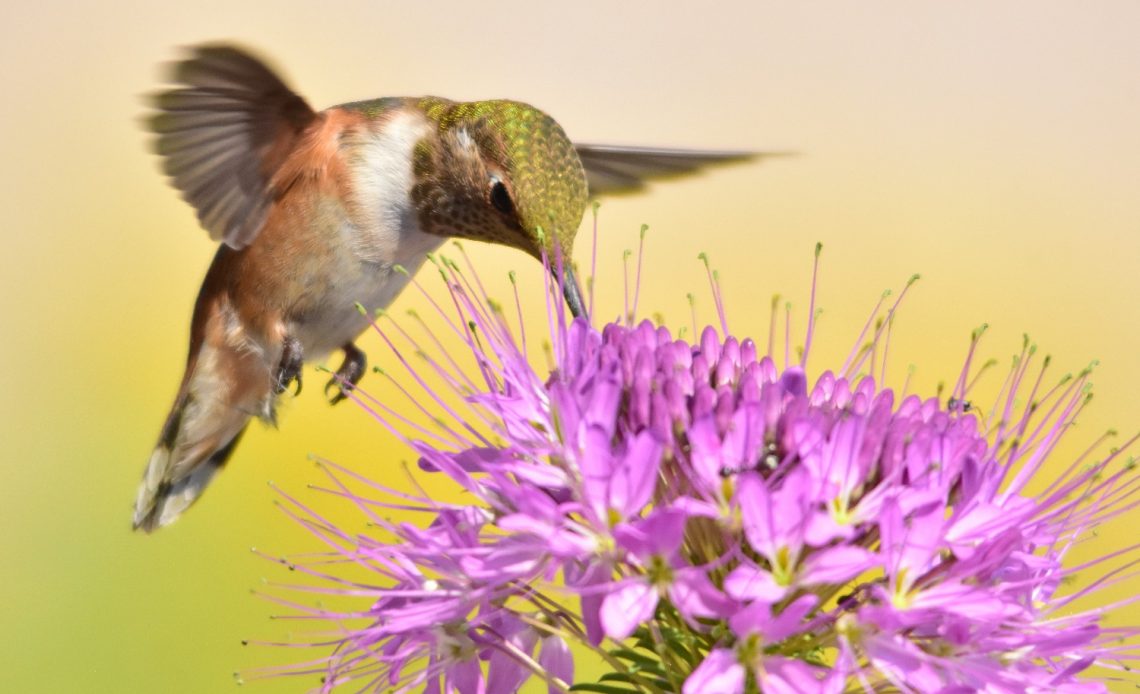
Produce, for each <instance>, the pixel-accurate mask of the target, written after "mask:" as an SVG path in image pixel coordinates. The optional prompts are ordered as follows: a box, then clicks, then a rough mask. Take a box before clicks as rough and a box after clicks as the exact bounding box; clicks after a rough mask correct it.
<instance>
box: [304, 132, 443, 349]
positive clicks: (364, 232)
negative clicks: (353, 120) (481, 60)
mask: <svg viewBox="0 0 1140 694" xmlns="http://www.w3.org/2000/svg"><path fill="white" fill-rule="evenodd" d="M429 127H430V125H429V124H428V123H427V121H426V120H425V119H424V117H423V116H422V114H417V113H415V112H408V111H395V112H393V113H392V114H391V115H390V116H389V117H387V118H384V119H383V120H381V121H379V122H372V123H362V124H359V125H357V127H354V128H352V129H351V130H346V131H344V134H343V139H342V142H341V146H340V148H339V149H340V156H341V158H342V160H343V164H344V172H345V174H346V184H347V185H346V186H345V189H344V193H343V194H344V200H343V205H344V207H343V209H344V214H343V215H341V216H340V219H339V220H338V222H337V225H336V226H337V228H336V230H335V231H334V232H333V233H337V234H339V238H338V239H337V240H336V242H335V243H334V244H332V251H331V257H330V258H329V262H328V264H327V266H326V267H328V270H329V276H328V278H327V284H326V291H324V292H321V294H323V296H322V297H321V298H319V299H318V300H317V301H318V303H319V304H320V305H318V306H313V307H311V308H312V309H314V310H310V311H306V314H307V315H305V316H304V318H303V319H302V320H301V321H300V322H299V323H298V325H297V326H296V328H297V332H298V333H299V335H298V337H299V339H300V340H301V342H302V344H303V346H304V347H305V350H306V352H307V353H308V352H312V353H313V354H321V353H325V352H328V351H331V350H333V349H336V348H338V347H340V346H341V345H342V344H344V343H345V342H348V341H351V340H352V339H353V338H355V337H356V336H357V335H358V334H359V333H360V331H361V330H363V329H364V328H365V327H366V325H367V322H366V321H365V319H364V317H363V316H361V315H360V312H359V311H358V310H357V308H356V304H357V303H359V304H361V305H363V306H364V307H366V308H367V309H369V310H370V311H372V310H375V309H378V308H384V307H387V306H388V304H390V303H391V302H392V300H393V299H395V297H396V295H397V294H399V293H400V291H401V290H402V289H403V288H404V286H405V285H406V284H407V282H408V279H409V276H410V275H411V274H412V273H414V272H415V271H416V269H418V268H419V266H420V265H421V264H422V263H423V261H424V258H425V256H426V254H427V253H429V252H431V251H432V250H434V249H436V248H438V247H439V245H440V244H441V243H442V242H443V240H444V239H443V238H442V237H440V236H435V235H431V234H426V233H424V232H423V231H421V230H420V225H419V222H418V220H417V215H416V210H415V207H414V205H413V203H412V200H411V196H410V192H411V189H412V183H413V176H414V174H413V170H412V157H413V153H414V150H415V147H416V144H417V143H418V142H419V141H420V140H421V139H422V138H423V137H424V136H425V135H426V134H427V133H428V132H429V130H428V128H429ZM398 268H402V269H403V270H404V272H402V271H400V269H398ZM314 298H315V297H314Z"/></svg>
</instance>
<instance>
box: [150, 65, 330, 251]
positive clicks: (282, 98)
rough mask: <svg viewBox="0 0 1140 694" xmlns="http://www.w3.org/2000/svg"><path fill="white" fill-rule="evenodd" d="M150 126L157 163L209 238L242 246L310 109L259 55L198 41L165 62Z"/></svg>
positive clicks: (261, 216) (258, 222)
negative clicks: (167, 69)
mask: <svg viewBox="0 0 1140 694" xmlns="http://www.w3.org/2000/svg"><path fill="white" fill-rule="evenodd" d="M170 81H171V82H172V83H174V84H175V85H177V87H176V88H174V89H171V90H169V91H166V92H163V93H161V94H159V95H157V97H155V100H154V105H155V108H156V109H157V113H155V114H153V115H152V117H151V118H150V121H149V125H150V129H151V130H152V131H153V132H155V133H156V134H157V135H158V139H157V141H156V143H155V148H156V150H157V152H158V154H159V155H160V156H162V158H163V160H162V168H163V171H165V172H166V174H167V175H168V176H170V178H171V183H172V184H173V185H174V187H175V188H177V189H178V190H179V191H181V192H182V197H183V199H185V200H186V202H188V203H190V204H191V205H192V206H193V207H194V209H195V210H197V212H198V220H199V222H200V223H201V224H202V227H203V228H204V229H205V230H206V231H208V232H210V238H212V239H214V240H216V241H217V240H220V241H224V242H225V243H226V245H228V246H230V247H232V248H235V249H238V248H243V247H245V246H247V245H249V243H250V242H251V241H253V239H254V237H256V236H257V234H258V232H259V231H260V230H261V227H262V225H263V224H264V222H265V217H266V215H267V214H268V210H269V206H270V204H271V203H272V202H273V197H274V191H273V190H272V186H271V182H272V181H273V177H274V174H275V173H276V172H277V170H278V169H279V168H280V167H281V164H282V162H284V160H285V158H286V157H287V156H288V154H289V152H290V151H291V150H292V149H293V147H294V145H295V144H296V141H297V139H298V137H299V135H300V134H301V132H302V131H303V130H304V129H305V128H306V127H307V126H308V125H309V124H310V123H312V122H313V120H314V119H315V118H316V114H315V113H314V112H313V110H312V109H311V108H309V105H308V104H306V103H305V101H304V99H302V98H301V97H299V96H297V95H296V94H294V93H293V92H292V91H291V90H290V89H289V87H287V86H285V83H284V82H282V81H281V79H280V78H279V77H277V75H275V74H274V73H273V72H272V71H271V70H270V69H269V68H268V67H266V66H265V65H264V64H263V63H262V62H261V61H260V60H258V59H256V58H254V57H252V56H250V55H249V54H248V53H245V52H243V51H242V50H240V49H237V48H234V47H232V46H217V45H216V46H199V47H197V48H194V49H192V50H191V55H190V57H189V58H187V59H186V60H183V61H181V62H179V63H176V64H174V65H173V70H172V76H171V80H170Z"/></svg>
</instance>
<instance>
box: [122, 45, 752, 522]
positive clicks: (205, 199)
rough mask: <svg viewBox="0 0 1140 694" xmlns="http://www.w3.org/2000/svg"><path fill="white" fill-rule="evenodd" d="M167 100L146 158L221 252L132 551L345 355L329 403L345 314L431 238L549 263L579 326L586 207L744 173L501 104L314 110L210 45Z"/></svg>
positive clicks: (344, 337) (201, 302) (158, 108)
mask: <svg viewBox="0 0 1140 694" xmlns="http://www.w3.org/2000/svg"><path fill="white" fill-rule="evenodd" d="M169 84H170V86H169V87H168V88H166V90H165V91H162V92H160V93H158V94H157V95H156V96H155V97H154V101H153V112H152V113H151V114H150V117H149V118H148V124H149V129H150V130H151V131H152V132H153V133H154V135H155V136H156V137H155V138H154V146H155V150H156V152H157V154H158V155H159V156H160V157H161V161H162V168H163V171H164V172H165V174H166V175H167V176H168V177H169V179H170V182H171V184H172V185H173V186H174V187H175V188H176V189H177V190H178V191H179V192H180V193H181V195H182V197H183V199H185V200H186V202H188V203H189V204H190V205H191V207H193V208H194V210H195V211H196V213H197V217H198V221H199V223H200V225H201V226H202V227H203V228H204V229H205V230H206V231H207V232H209V235H210V238H211V239H213V240H214V241H217V242H220V245H219V247H218V250H217V253H216V254H215V255H214V259H213V262H212V263H211V264H210V267H209V269H208V270H207V272H206V276H205V279H204V280H203V282H202V287H201V290H200V291H199V293H198V298H197V301H196V302H195V305H194V310H193V317H192V320H191V324H190V349H189V355H188V357H187V360H186V369H185V373H184V375H183V377H182V381H181V384H180V386H179V389H178V393H177V395H176V396H175V398H174V404H173V406H172V407H171V410H170V413H169V414H168V415H167V417H166V421H165V423H164V424H163V426H162V429H161V432H160V434H159V437H158V443H157V444H156V446H155V448H154V451H153V452H152V453H151V456H150V459H149V461H148V463H147V466H146V471H145V472H144V474H143V479H142V483H141V484H140V486H139V490H138V494H137V497H136V500H135V504H134V519H133V525H134V528H135V529H136V530H139V529H141V530H144V531H146V532H151V531H153V530H155V529H157V528H159V527H162V526H165V525H168V524H169V523H171V522H173V521H174V520H175V519H177V518H178V517H179V516H180V515H181V514H182V513H183V512H184V511H185V510H186V509H187V508H188V507H189V506H190V505H191V504H192V503H194V501H196V500H197V499H198V498H199V496H200V495H201V494H202V492H203V491H204V490H205V488H206V486H207V485H208V484H209V482H210V481H211V480H212V479H213V477H214V475H215V474H216V473H217V472H218V470H220V469H221V468H222V466H223V465H225V463H226V461H227V460H228V459H229V458H230V456H231V454H232V453H233V452H234V449H235V447H236V446H237V445H238V442H239V440H240V439H241V437H242V434H243V432H244V431H245V430H246V428H247V425H248V424H249V422H250V420H251V419H253V418H259V419H261V420H264V421H266V422H268V423H270V424H275V422H276V417H275V408H276V404H277V400H278V398H279V396H280V395H281V394H282V393H284V392H285V391H286V390H288V389H289V388H290V387H291V386H292V385H293V384H295V386H296V392H297V393H298V394H299V393H300V390H301V376H302V374H301V371H302V366H303V365H304V363H305V362H308V361H313V360H317V359H323V358H324V357H326V356H327V355H330V354H332V353H334V352H336V351H338V350H339V351H341V352H343V354H344V359H343V362H342V363H341V366H340V368H339V369H337V371H336V373H335V376H334V377H333V378H332V379H331V380H330V381H329V383H328V385H327V387H326V389H325V394H326V396H327V397H330V400H331V402H332V403H333V404H335V403H337V402H339V401H340V400H343V399H344V398H345V397H346V395H347V394H348V392H349V391H351V389H352V388H353V386H355V385H356V384H357V383H358V381H359V380H360V379H361V377H362V376H363V375H364V373H365V370H366V365H367V359H366V356H365V354H364V352H362V351H361V350H360V349H359V348H358V347H357V346H356V345H355V344H354V341H355V339H356V338H357V337H358V336H359V335H360V334H361V333H362V332H363V331H364V330H365V329H366V328H367V327H368V320H367V318H366V317H365V316H364V315H363V313H362V312H361V310H360V309H359V308H358V306H362V307H364V309H365V310H367V311H368V312H369V313H371V312H372V311H374V310H376V309H380V308H384V307H387V306H388V305H389V304H390V303H391V302H392V301H393V300H394V299H395V298H396V296H397V295H398V294H399V293H400V291H401V290H402V289H403V288H404V286H405V285H406V284H407V283H408V281H409V278H410V276H411V275H412V274H414V273H415V271H416V269H417V268H418V267H420V265H421V264H422V263H423V261H424V260H425V258H426V257H427V255H428V254H429V253H431V252H432V251H433V250H434V249H436V248H437V247H438V246H440V244H442V243H443V242H444V241H445V240H446V239H448V238H462V239H474V240H479V241H487V242H492V243H498V244H503V245H506V246H511V247H513V248H516V249H519V250H521V251H523V252H525V253H527V254H529V255H531V256H534V257H535V258H539V259H541V258H543V257H546V258H547V259H548V262H547V265H548V266H549V267H551V268H552V269H551V272H553V273H554V274H555V275H560V276H557V277H555V279H556V280H557V281H558V283H559V285H560V286H562V287H564V290H563V291H564V294H565V298H566V302H567V304H568V308H569V310H570V311H571V313H572V314H573V315H575V316H582V315H584V313H585V309H584V306H583V303H582V297H581V290H580V288H579V285H578V281H577V278H576V277H575V275H574V271H573V267H572V264H571V262H570V258H571V253H572V250H573V244H574V235H575V232H576V231H577V229H578V226H579V225H580V223H581V221H582V216H583V214H584V212H585V209H586V206H587V204H588V200H589V198H590V197H591V196H593V195H604V194H610V193H625V192H631V191H635V190H638V189H640V188H642V187H643V186H644V185H645V182H646V181H647V180H648V179H652V178H655V177H663V176H670V175H679V174H686V173H689V172H692V171H695V170H697V169H699V168H701V167H704V166H706V165H710V164H718V163H726V162H734V161H742V160H745V159H750V158H753V157H754V156H758V155H757V154H753V153H747V152H720V151H700V150H678V149H665V148H655V147H621V146H607V145H589V144H575V143H573V142H571V141H570V139H569V138H568V137H567V136H566V133H565V132H564V131H563V129H562V127H561V126H560V125H559V124H558V123H557V122H556V121H555V120H554V119H553V118H551V117H550V116H549V115H547V114H546V113H544V112H542V111H540V110H539V109H537V108H535V107H533V106H530V105H528V104H525V103H521V102H518V101H511V100H506V99H494V100H487V101H471V102H456V101H450V100H448V99H443V98H439V97H433V96H426V97H388V98H379V99H372V100H367V101H357V102H353V103H346V104H341V105H339V106H333V107H331V108H327V109H325V110H323V111H315V110H314V109H313V108H311V107H310V106H309V104H308V103H307V102H306V101H305V100H304V99H303V98H302V97H301V96H298V95H297V94H296V93H295V92H294V91H293V90H292V89H290V88H289V87H288V86H287V85H286V83H285V81H284V80H283V79H282V78H281V77H280V76H278V74H276V73H275V72H274V70H272V69H271V68H270V67H268V66H267V65H266V64H265V63H264V62H263V61H262V60H260V59H259V58H257V57H255V56H254V55H252V54H251V53H249V52H247V51H246V50H244V49H242V48H239V47H236V46H232V45H225V44H209V45H201V46H197V47H193V48H190V49H189V50H188V54H187V55H185V56H184V57H183V59H182V60H180V61H178V62H175V63H173V64H172V65H171V66H170V79H169ZM555 257H559V258H561V259H565V262H557V263H555V262H552V260H550V259H553V258H555ZM330 391H332V392H331V395H330Z"/></svg>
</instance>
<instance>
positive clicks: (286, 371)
mask: <svg viewBox="0 0 1140 694" xmlns="http://www.w3.org/2000/svg"><path fill="white" fill-rule="evenodd" d="M304 363H305V357H304V352H303V350H302V349H301V341H300V340H298V339H297V338H295V337H286V338H285V344H284V345H283V346H282V348H281V363H280V364H278V365H277V373H275V374H274V375H273V390H274V392H275V393H277V394H278V395H280V394H281V393H284V392H285V391H286V390H288V389H289V384H291V383H293V382H294V381H296V382H297V390H296V391H295V392H294V395H300V394H301V367H302V366H303V365H304Z"/></svg>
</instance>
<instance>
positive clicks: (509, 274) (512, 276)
mask: <svg viewBox="0 0 1140 694" xmlns="http://www.w3.org/2000/svg"><path fill="white" fill-rule="evenodd" d="M507 279H509V280H510V281H511V284H515V283H516V282H517V281H518V276H517V275H515V271H514V270H508V271H507Z"/></svg>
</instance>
